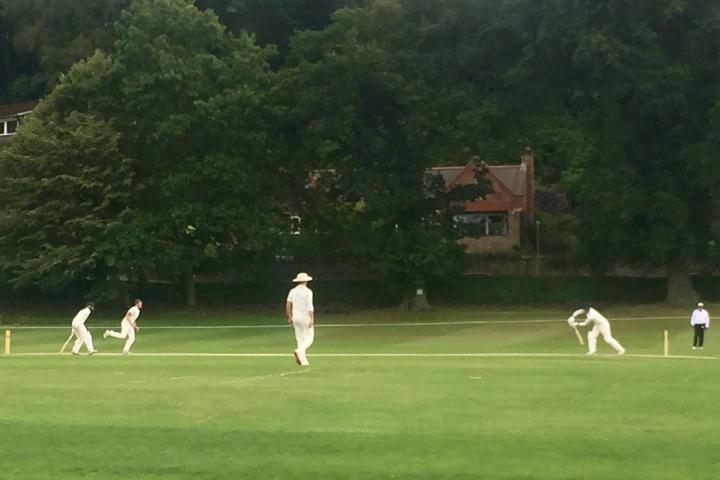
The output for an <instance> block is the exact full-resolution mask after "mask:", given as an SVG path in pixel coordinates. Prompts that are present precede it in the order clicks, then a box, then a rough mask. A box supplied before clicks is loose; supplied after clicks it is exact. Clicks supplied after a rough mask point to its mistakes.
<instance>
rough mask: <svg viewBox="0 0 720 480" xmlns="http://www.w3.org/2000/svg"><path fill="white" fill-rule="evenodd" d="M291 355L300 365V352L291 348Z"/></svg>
mask: <svg viewBox="0 0 720 480" xmlns="http://www.w3.org/2000/svg"><path fill="white" fill-rule="evenodd" d="M293 357H295V363H297V364H298V365H302V361H300V354H299V353H298V351H297V350H293Z"/></svg>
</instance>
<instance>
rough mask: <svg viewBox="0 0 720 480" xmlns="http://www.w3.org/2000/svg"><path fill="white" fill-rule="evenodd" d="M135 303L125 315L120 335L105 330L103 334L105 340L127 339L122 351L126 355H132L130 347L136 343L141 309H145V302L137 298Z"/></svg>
mask: <svg viewBox="0 0 720 480" xmlns="http://www.w3.org/2000/svg"><path fill="white" fill-rule="evenodd" d="M133 303H134V305H133V306H132V307H130V309H129V310H128V311H127V313H126V314H125V317H123V319H122V322H120V329H121V330H120V333H117V332H115V331H113V330H105V333H103V338H107V337H113V338H120V339H126V340H125V346H124V347H123V351H122V352H123V354H124V355H127V354H128V353H130V347H132V344H133V343H134V342H135V332H137V331H138V330H140V327H138V326H137V319H138V317H139V316H140V309H142V307H143V301H142V300H140V299H139V298H136V299H135V302H133Z"/></svg>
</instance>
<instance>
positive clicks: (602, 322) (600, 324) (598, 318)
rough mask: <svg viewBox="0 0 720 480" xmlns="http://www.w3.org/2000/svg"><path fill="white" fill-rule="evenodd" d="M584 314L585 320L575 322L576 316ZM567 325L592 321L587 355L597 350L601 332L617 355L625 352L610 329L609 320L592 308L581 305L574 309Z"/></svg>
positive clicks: (578, 325) (576, 325)
mask: <svg viewBox="0 0 720 480" xmlns="http://www.w3.org/2000/svg"><path fill="white" fill-rule="evenodd" d="M581 315H585V320H584V321H583V322H581V323H578V322H577V317H578V316H581ZM567 322H568V325H570V326H571V327H584V326H585V325H588V324H589V323H591V322H592V323H593V327H592V328H591V329H590V330H589V331H588V334H587V339H588V352H587V354H588V355H593V354H594V353H595V352H596V350H597V337H598V335H601V334H602V337H603V340H605V343H607V344H608V345H610V346H611V347H613V348H614V349H615V351H617V353H618V355H622V354H623V353H625V349H624V348H623V346H622V345H620V342H618V341H617V340H615V339H614V338H613V336H612V332H611V331H610V322H609V321H608V319H607V318H605V317H604V316H603V315H602V314H601V313H600V312H598V311H597V310H595V309H594V308H592V307H590V306H587V305H583V306H582V307H581V308H580V309H578V310H575V311H574V312H573V314H572V315H571V316H570V317H569V318H568V319H567Z"/></svg>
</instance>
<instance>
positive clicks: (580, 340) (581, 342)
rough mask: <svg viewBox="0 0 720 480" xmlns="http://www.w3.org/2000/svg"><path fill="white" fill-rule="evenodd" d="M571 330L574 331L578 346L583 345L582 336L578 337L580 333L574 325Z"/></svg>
mask: <svg viewBox="0 0 720 480" xmlns="http://www.w3.org/2000/svg"><path fill="white" fill-rule="evenodd" d="M572 328H573V330H575V336H576V337H577V339H578V342H580V345H585V342H584V341H583V338H582V335H580V332H579V331H578V329H577V327H576V326H575V325H573V326H572Z"/></svg>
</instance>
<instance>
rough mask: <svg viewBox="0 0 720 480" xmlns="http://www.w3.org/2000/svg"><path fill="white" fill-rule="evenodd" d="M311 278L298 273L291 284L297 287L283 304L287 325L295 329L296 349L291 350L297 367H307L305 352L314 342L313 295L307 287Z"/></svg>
mask: <svg viewBox="0 0 720 480" xmlns="http://www.w3.org/2000/svg"><path fill="white" fill-rule="evenodd" d="M310 280H312V277H311V276H310V275H308V274H307V273H298V274H297V276H296V277H295V278H294V279H293V282H295V283H297V284H298V285H297V286H296V287H295V288H293V289H292V290H290V293H288V297H287V301H286V302H285V315H286V316H287V321H288V325H290V326H292V327H293V328H294V329H295V340H296V342H297V348H296V349H295V350H293V356H294V357H295V362H296V363H297V364H298V365H303V366H308V365H310V362H308V359H307V356H306V355H305V352H306V351H307V349H308V348H310V345H312V344H313V341H314V340H315V329H314V328H313V326H314V325H315V308H314V307H313V293H312V290H310V289H309V288H308V287H307V282H309V281H310Z"/></svg>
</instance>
